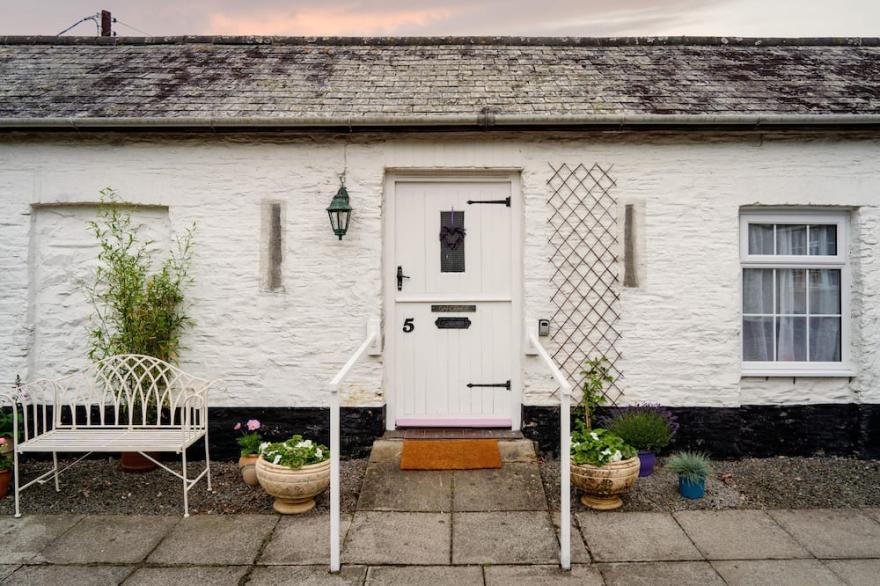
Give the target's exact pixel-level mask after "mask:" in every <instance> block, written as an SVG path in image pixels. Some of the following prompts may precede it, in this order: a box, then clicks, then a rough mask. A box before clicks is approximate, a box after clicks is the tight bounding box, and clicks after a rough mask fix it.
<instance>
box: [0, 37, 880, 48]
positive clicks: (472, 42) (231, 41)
mask: <svg viewBox="0 0 880 586" xmlns="http://www.w3.org/2000/svg"><path fill="white" fill-rule="evenodd" d="M198 44H202V45H205V44H207V45H317V46H357V45H361V46H432V45H436V46H442V45H468V46H558V47H631V46H733V47H777V46H792V47H805V46H816V47H842V46H845V47H853V46H855V47H859V46H866V47H877V46H880V37H704V36H703V37H701V36H695V37H690V36H665V37H514V36H509V37H504V36H443V37H293V36H289V37H285V36H255V35H247V36H199V35H185V36H166V37H85V36H69V37H56V36H39V35H37V36H0V45H96V46H108V45H109V46H130V45H198Z"/></svg>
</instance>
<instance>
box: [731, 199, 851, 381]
mask: <svg viewBox="0 0 880 586" xmlns="http://www.w3.org/2000/svg"><path fill="white" fill-rule="evenodd" d="M846 228H847V215H846V214H845V213H830V212H829V213H819V212H813V213H809V212H791V213H784V212H778V213H758V212H744V213H743V214H742V220H741V257H742V363H743V373H744V374H747V375H748V374H754V375H760V376H773V375H784V376H794V375H800V376H835V375H842V376H845V375H847V374H851V372H850V371H851V368H850V367H849V365H848V364H847V359H848V349H847V342H848V339H849V323H848V318H847V305H848V296H849V287H848V284H849V267H848V264H847V255H846V239H845V236H846Z"/></svg>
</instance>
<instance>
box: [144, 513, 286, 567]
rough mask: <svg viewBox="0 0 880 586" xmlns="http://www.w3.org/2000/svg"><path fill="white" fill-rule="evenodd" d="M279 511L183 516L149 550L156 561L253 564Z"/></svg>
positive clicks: (158, 562) (165, 562)
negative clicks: (269, 513)
mask: <svg viewBox="0 0 880 586" xmlns="http://www.w3.org/2000/svg"><path fill="white" fill-rule="evenodd" d="M276 523H278V515H198V516H196V517H189V518H188V519H182V520H181V522H180V523H179V524H178V525H177V526H176V527H175V528H174V530H173V531H171V533H169V534H168V536H167V537H166V538H165V539H164V540H163V541H162V543H161V544H160V545H159V547H157V548H156V551H154V552H153V553H152V554H150V559H149V561H150V563H155V564H232V565H241V564H252V563H253V562H254V559H255V558H256V557H257V554H258V553H259V551H260V548H261V547H262V545H263V541H264V540H265V539H266V538H267V537H268V536H269V535H270V534H271V533H272V530H273V529H274V528H275V525H276Z"/></svg>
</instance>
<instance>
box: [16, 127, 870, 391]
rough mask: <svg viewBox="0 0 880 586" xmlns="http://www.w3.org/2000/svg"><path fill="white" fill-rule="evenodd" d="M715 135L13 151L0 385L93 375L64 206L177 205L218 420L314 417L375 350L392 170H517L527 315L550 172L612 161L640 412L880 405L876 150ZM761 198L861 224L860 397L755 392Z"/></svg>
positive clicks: (780, 383) (160, 143) (196, 334)
mask: <svg viewBox="0 0 880 586" xmlns="http://www.w3.org/2000/svg"><path fill="white" fill-rule="evenodd" d="M707 136H708V138H701V137H697V136H692V137H689V138H683V137H663V136H654V137H652V138H649V137H648V136H647V135H630V136H620V137H613V138H612V137H608V138H596V137H590V136H589V135H585V136H583V137H575V135H563V136H551V135H543V136H539V135H505V136H500V135H491V134H471V135H464V134H460V135H431V136H429V135H424V136H416V135H384V136H364V135H362V136H351V137H336V138H334V137H329V136H313V137H302V138H297V139H284V138H279V137H271V136H267V135H261V136H236V137H231V138H219V137H217V138H210V139H201V138H180V137H178V138H164V137H160V136H141V137H137V138H134V137H133V138H130V139H120V138H119V137H110V138H108V139H106V140H102V139H98V138H86V139H68V138H64V137H31V138H20V139H11V138H8V137H7V138H2V139H0V343H2V345H3V350H4V351H3V352H2V353H0V381H9V380H11V379H12V378H14V376H15V375H16V374H21V375H22V377H23V378H29V377H33V376H54V375H57V374H61V373H63V372H65V371H66V370H68V369H70V368H72V367H73V366H75V365H76V364H78V363H82V362H84V361H85V349H86V344H85V337H86V321H87V317H88V313H89V310H88V308H87V307H85V306H84V305H81V304H80V303H79V302H78V301H77V299H78V298H77V295H76V293H75V292H74V288H75V285H74V283H68V284H69V287H70V288H69V289H67V290H66V291H65V290H63V285H64V283H65V282H66V281H69V278H68V277H69V273H70V269H69V267H70V266H73V265H75V264H76V262H79V261H73V260H70V261H69V262H63V263H60V264H58V265H55V264H45V263H41V262H40V258H41V256H40V255H41V254H42V252H41V251H46V250H52V249H53V247H55V248H57V247H58V246H60V245H59V244H57V243H56V242H55V241H54V240H52V241H50V239H53V238H55V237H56V236H58V234H55V233H52V232H53V231H52V230H48V231H47V230H45V229H44V227H45V226H48V225H52V222H49V223H47V222H45V221H44V218H43V217H42V216H43V215H44V214H45V213H46V212H47V210H53V209H58V208H57V206H59V205H62V204H71V203H78V204H87V203H92V204H93V203H94V202H95V201H97V197H98V192H99V190H100V189H102V188H103V187H105V186H108V185H109V186H112V187H114V188H115V189H116V190H117V191H118V192H119V193H120V195H121V196H122V197H123V198H124V199H125V200H126V201H129V202H132V203H135V204H144V205H158V206H165V207H167V211H165V210H164V209H163V211H162V212H161V214H160V215H161V217H157V218H153V221H154V222H156V223H158V224H163V223H165V224H164V226H165V228H162V227H161V226H160V227H159V228H157V230H159V231H162V230H168V229H170V231H175V230H177V231H179V230H182V229H183V228H184V227H185V226H186V225H187V224H189V223H190V222H192V221H196V222H197V224H198V233H197V237H196V244H197V251H196V257H195V258H196V264H195V274H194V276H195V281H196V284H195V286H194V288H193V289H192V291H191V292H190V295H189V299H190V301H191V304H192V305H191V312H192V315H193V317H194V318H195V320H196V326H195V328H194V329H193V330H192V331H191V333H190V334H189V335H188V336H187V337H186V340H185V343H186V346H187V347H188V348H189V350H188V351H186V352H185V353H184V356H183V366H184V367H185V368H187V369H190V370H192V371H193V372H195V373H199V374H206V375H211V376H217V377H221V378H223V379H224V380H225V381H226V382H227V385H228V391H227V392H225V393H223V394H220V393H218V394H217V395H215V396H214V397H212V399H211V402H212V404H214V405H228V406H235V405H252V406H313V405H323V404H326V401H327V392H326V388H325V385H326V382H327V380H328V379H329V378H330V377H331V376H332V374H333V373H334V372H335V371H336V369H338V367H339V366H340V365H341V364H342V363H343V362H344V361H345V359H346V358H347V356H348V354H349V353H350V352H351V351H352V350H353V349H354V348H355V347H356V346H357V344H358V343H359V341H360V338H361V336H362V333H363V323H364V319H365V317H366V316H367V315H370V314H373V315H379V314H380V312H381V307H382V303H381V301H382V285H381V282H382V281H381V271H382V262H381V251H382V236H381V227H382V203H381V202H382V190H383V178H384V175H385V172H386V169H392V168H421V169H436V168H450V169H462V168H504V169H509V168H519V169H522V186H523V195H524V198H525V218H524V226H525V234H526V241H525V243H524V250H525V271H524V272H525V282H524V293H525V296H524V300H525V303H524V305H525V313H526V315H528V316H533V317H535V318H537V317H543V316H546V315H547V314H548V313H549V311H550V305H549V298H550V289H549V277H550V272H551V271H550V266H549V264H548V263H547V258H548V257H549V255H550V253H551V251H550V249H549V246H548V244H547V238H548V236H549V232H548V225H547V221H546V220H547V214H548V208H547V204H546V201H547V197H548V188H547V185H546V181H547V179H548V173H549V165H548V162H551V161H552V162H554V163H560V162H569V163H572V164H576V163H579V162H583V163H588V164H591V163H593V162H600V163H602V164H603V166H604V165H611V166H613V169H612V174H613V176H614V178H615V180H616V181H617V184H618V187H617V190H616V192H615V193H616V195H617V196H618V198H619V199H620V202H621V203H628V202H634V203H637V204H638V206H639V213H640V214H643V217H640V218H639V220H638V226H639V231H640V235H641V238H642V241H640V242H639V245H638V248H639V250H641V251H642V253H643V254H644V258H642V259H640V263H641V266H640V278H641V286H640V287H639V288H637V289H626V290H624V292H623V297H622V300H621V309H622V314H623V319H622V322H621V328H622V330H623V334H624V339H623V341H622V349H623V354H624V361H623V364H622V368H623V370H624V371H625V375H626V376H625V381H623V384H624V388H625V391H626V398H627V400H628V401H651V402H658V403H665V404H669V405H708V406H735V405H739V404H767V403H770V404H777V403H779V404H785V403H788V404H803V403H826V402H872V403H878V402H880V141H877V140H870V139H863V140H853V139H834V138H830V137H827V136H825V137H816V136H812V137H811V136H804V137H799V138H798V137H791V138H786V139H782V138H780V137H773V136H770V135H757V134H753V135H748V136H733V135H731V136H727V137H718V136H711V135H707ZM344 145H346V146H344ZM343 148H345V150H346V153H345V156H344V155H343ZM344 160H347V163H348V168H347V185H348V188H349V192H350V193H351V197H352V205H353V207H354V208H355V212H354V217H353V220H352V227H351V229H350V231H349V235H348V236H346V238H345V239H344V240H343V241H341V242H340V241H338V240H336V239H335V238H333V237H332V234H331V231H330V228H329V222H328V220H327V215H326V213H325V211H324V209H325V208H326V206H327V205H328V203H329V201H330V198H331V197H332V195H333V194H334V193H335V191H336V189H337V187H338V179H337V175H338V173H340V172H341V171H342V170H343V161H344ZM267 200H271V201H280V202H283V205H284V213H283V216H282V217H283V218H284V251H283V253H284V261H283V275H282V278H283V285H284V286H283V290H281V291H273V292H270V291H266V290H264V288H263V287H262V283H263V279H262V278H261V274H260V266H261V263H260V256H261V254H262V251H263V250H264V246H263V243H262V241H261V238H263V234H262V230H263V227H262V215H261V214H262V209H263V206H262V202H264V201H267ZM754 204H767V205H822V206H852V207H854V208H857V212H856V213H855V214H854V215H853V231H852V234H853V237H852V244H851V253H852V258H853V269H854V291H853V297H852V301H853V302H852V312H853V321H852V325H853V348H852V351H853V358H854V361H855V363H856V366H857V368H858V371H859V374H858V376H857V377H855V378H854V379H853V380H852V381H849V380H848V379H802V378H798V379H796V380H794V381H793V380H792V379H790V378H789V379H775V380H764V379H741V377H740V369H739V364H740V363H739V360H740V359H739V357H740V339H739V331H740V292H739V289H738V287H739V272H740V268H739V249H738V226H739V218H738V216H739V209H740V207H741V206H744V205H754ZM41 206H44V207H41ZM61 209H69V208H61ZM77 209H78V210H87V209H88V208H77ZM79 215H82V214H81V213H79V212H78V216H79ZM78 216H77V219H76V223H78V222H79V218H78ZM84 219H85V218H82V220H83V221H84ZM64 225H65V226H69V227H68V228H65V229H64V230H69V231H71V234H69V235H67V236H64V238H69V239H72V240H77V239H78V238H80V236H76V237H74V235H73V234H72V231H73V230H74V228H73V224H72V223H71V221H70V218H68V219H67V220H65V222H64ZM82 229H83V231H84V230H85V226H83V227H82ZM77 241H78V242H80V243H81V242H82V241H81V240H77ZM77 252H82V253H83V254H89V255H91V254H93V251H92V250H90V249H89V248H88V246H84V245H78V247H74V248H71V249H69V250H67V251H66V252H65V253H64V255H66V256H68V257H69V256H71V255H75V254H76V253H77ZM82 262H85V263H88V261H82ZM83 266H86V265H83ZM47 281H48V282H52V283H53V289H51V291H49V290H48V289H46V290H43V285H42V284H41V283H45V282H47ZM47 292H48V295H49V297H54V296H58V297H59V301H58V303H56V304H53V303H52V300H51V299H50V298H47ZM47 307H50V308H51V311H49V312H47V310H46V308H47ZM47 322H48V323H47ZM80 348H81V351H80V350H79V349H80ZM78 352H79V354H77V353H78ZM78 361H79V362H78ZM523 364H524V368H525V370H526V376H525V382H526V390H525V402H526V403H529V404H543V403H554V402H555V401H556V398H555V397H554V396H552V395H551V392H552V390H553V388H554V386H553V385H552V383H551V381H550V379H549V377H548V376H547V375H546V374H545V373H544V372H543V370H542V369H541V366H540V364H539V363H538V362H537V360H536V359H535V358H528V357H524V358H523ZM382 370H383V369H382V358H381V357H376V358H369V359H367V360H366V361H365V362H364V363H363V364H361V365H359V366H358V367H357V368H356V370H355V371H354V372H353V374H352V376H351V378H350V379H349V382H348V385H347V388H346V389H345V397H346V403H347V404H352V405H379V404H382V403H383V401H384V400H383V397H382V377H383V372H382Z"/></svg>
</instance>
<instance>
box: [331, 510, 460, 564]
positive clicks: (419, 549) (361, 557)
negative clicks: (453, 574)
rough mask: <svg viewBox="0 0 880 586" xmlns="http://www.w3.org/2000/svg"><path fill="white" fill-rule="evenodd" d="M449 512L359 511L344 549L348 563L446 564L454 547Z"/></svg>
mask: <svg viewBox="0 0 880 586" xmlns="http://www.w3.org/2000/svg"><path fill="white" fill-rule="evenodd" d="M451 522H452V519H451V515H450V514H449V513H409V512H405V513H401V512H374V511H358V512H357V513H355V515H354V519H353V520H352V522H351V528H350V529H349V530H348V536H347V537H346V539H345V544H344V546H343V550H342V561H343V563H346V564H369V565H385V564H399V565H404V564H406V565H428V566H432V565H443V564H448V563H449V551H450V548H451V539H450V538H451V535H450V525H451Z"/></svg>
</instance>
